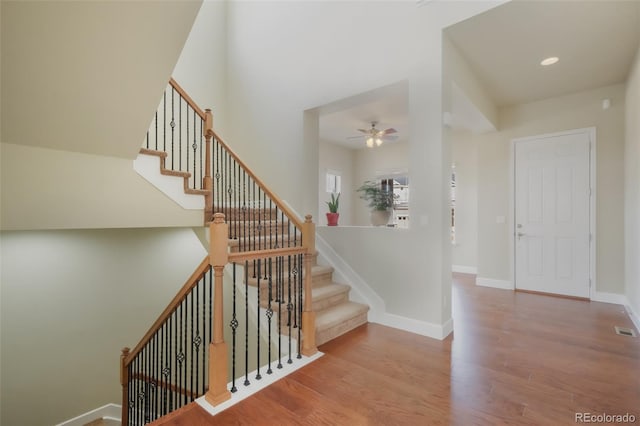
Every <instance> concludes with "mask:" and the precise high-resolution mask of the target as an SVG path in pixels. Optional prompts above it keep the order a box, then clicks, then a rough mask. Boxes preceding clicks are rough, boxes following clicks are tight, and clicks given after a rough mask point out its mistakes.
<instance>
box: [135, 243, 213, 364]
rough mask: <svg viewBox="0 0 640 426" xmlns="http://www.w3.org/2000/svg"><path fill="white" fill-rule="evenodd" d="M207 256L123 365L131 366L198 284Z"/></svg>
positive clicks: (205, 269) (207, 261) (207, 260)
mask: <svg viewBox="0 0 640 426" xmlns="http://www.w3.org/2000/svg"><path fill="white" fill-rule="evenodd" d="M209 267H210V265H209V256H206V257H205V258H204V260H203V261H202V262H201V263H200V265H199V266H198V268H197V269H196V270H195V271H194V273H193V274H191V276H190V277H189V279H188V280H187V281H186V282H185V283H184V285H183V286H182V288H181V289H180V291H179V292H178V294H176V296H175V297H174V298H173V299H172V300H171V303H169V305H168V306H167V307H166V308H165V309H164V311H162V314H160V316H159V317H158V319H157V320H156V321H155V322H154V323H153V325H152V326H151V328H150V329H149V331H147V333H146V334H145V335H144V337H143V338H142V340H140V343H138V344H137V345H136V347H135V348H134V349H133V350H132V351H130V352H129V354H128V355H127V357H126V358H125V359H124V365H125V366H127V365H129V364H131V362H132V361H133V360H134V358H135V357H136V355H138V354H139V353H140V351H142V349H143V348H144V346H145V345H146V344H147V343H148V342H149V340H151V338H152V337H153V335H154V334H155V333H156V332H157V331H158V330H159V329H160V327H162V325H163V324H164V323H165V322H166V321H167V319H168V318H169V316H170V315H171V314H172V313H173V311H174V310H175V309H176V308H177V307H178V305H179V304H180V303H182V301H183V300H184V298H185V297H186V296H187V294H189V292H190V291H191V290H193V288H194V287H195V286H196V285H197V284H198V282H199V281H200V279H201V278H202V276H203V275H204V274H205V272H207V271H208V270H209Z"/></svg>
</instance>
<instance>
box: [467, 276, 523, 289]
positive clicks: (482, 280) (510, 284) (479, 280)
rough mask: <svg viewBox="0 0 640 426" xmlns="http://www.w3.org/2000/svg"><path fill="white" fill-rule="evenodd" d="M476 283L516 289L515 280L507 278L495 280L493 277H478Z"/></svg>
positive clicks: (483, 285)
mask: <svg viewBox="0 0 640 426" xmlns="http://www.w3.org/2000/svg"><path fill="white" fill-rule="evenodd" d="M476 285H479V286H482V287H491V288H499V289H502V290H514V289H515V288H514V286H513V281H507V280H494V279H493V278H483V277H477V278H476Z"/></svg>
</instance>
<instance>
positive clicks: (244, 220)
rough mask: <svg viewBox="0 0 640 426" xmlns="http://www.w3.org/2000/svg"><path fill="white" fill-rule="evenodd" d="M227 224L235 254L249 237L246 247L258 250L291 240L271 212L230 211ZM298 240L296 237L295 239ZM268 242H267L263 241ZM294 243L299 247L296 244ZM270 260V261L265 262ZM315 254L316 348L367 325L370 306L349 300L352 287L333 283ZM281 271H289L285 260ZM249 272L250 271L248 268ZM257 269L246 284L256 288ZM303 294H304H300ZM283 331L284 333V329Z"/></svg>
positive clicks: (263, 291)
mask: <svg viewBox="0 0 640 426" xmlns="http://www.w3.org/2000/svg"><path fill="white" fill-rule="evenodd" d="M228 213H229V216H228V218H227V222H228V223H229V224H230V226H231V232H232V236H233V237H235V238H232V239H231V240H230V241H229V249H230V251H231V252H236V251H237V250H238V247H239V241H241V240H242V239H244V238H246V237H247V236H249V238H250V239H249V240H247V241H248V244H249V246H250V247H251V249H254V250H256V249H258V248H259V247H262V246H264V245H267V243H268V242H270V241H271V240H273V241H279V242H280V243H281V244H280V245H283V244H284V245H287V244H290V243H291V242H292V241H294V240H293V236H292V235H290V234H289V232H288V230H289V229H290V226H289V223H288V221H286V220H285V221H283V222H282V223H277V222H276V221H275V220H273V219H274V217H275V215H276V213H275V212H274V211H273V210H269V211H266V212H264V211H258V210H256V209H245V210H241V209H231V210H230V211H229V212H228ZM269 227H270V228H275V229H276V231H277V232H276V233H274V234H269V237H264V236H261V234H260V229H264V228H269ZM298 237H299V236H298ZM267 239H268V240H269V241H266V240H267ZM295 242H296V243H299V242H298V241H297V240H295ZM267 259H269V258H267ZM317 260H318V254H317V252H316V253H315V254H314V255H313V261H312V268H311V276H312V292H311V298H312V306H313V311H314V312H315V313H316V345H321V344H323V343H326V342H328V341H330V340H332V339H335V338H336V337H338V336H340V335H342V334H344V333H346V332H348V331H351V330H353V329H354V328H356V327H358V326H360V325H362V324H365V323H367V313H368V311H369V306H367V305H364V304H361V303H355V302H352V301H350V300H349V292H350V291H351V287H350V286H348V285H346V284H340V283H336V282H334V281H333V268H332V267H331V266H324V265H319V264H318V262H317ZM283 266H284V268H285V269H287V268H288V263H287V261H286V260H285V262H284V265H283ZM250 268H251V267H250ZM256 274H257V268H256V265H255V264H254V265H253V267H252V268H251V269H250V272H249V280H248V283H249V285H250V286H253V287H257V285H258V279H257V278H256ZM268 294H269V292H268V282H267V281H266V280H261V281H260V295H261V297H260V307H261V308H263V309H267V308H268ZM303 294H304V293H303ZM281 321H282V322H283V323H286V322H287V318H286V315H283V317H282V318H281ZM284 330H285V331H286V329H284Z"/></svg>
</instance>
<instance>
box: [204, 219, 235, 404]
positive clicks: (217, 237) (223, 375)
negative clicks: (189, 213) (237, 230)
mask: <svg viewBox="0 0 640 426" xmlns="http://www.w3.org/2000/svg"><path fill="white" fill-rule="evenodd" d="M209 230H210V242H209V263H210V264H211V266H212V267H213V271H214V280H213V286H214V287H213V288H214V290H213V324H212V325H211V326H212V329H213V341H212V342H211V343H210V344H209V390H208V391H207V393H206V394H205V399H206V400H207V402H209V404H211V405H214V406H215V405H218V404H220V403H222V402H224V401H226V400H228V399H229V398H231V392H229V389H227V383H228V382H229V380H228V377H227V371H228V370H227V368H228V362H227V359H228V356H227V344H226V343H225V341H224V329H223V325H222V324H223V318H224V316H223V311H222V306H223V300H224V299H223V294H222V283H223V273H224V267H225V265H226V264H227V262H228V261H229V252H228V247H229V241H228V238H229V225H227V224H226V223H225V222H224V215H223V214H222V213H216V214H214V215H213V222H211V224H210V225H209Z"/></svg>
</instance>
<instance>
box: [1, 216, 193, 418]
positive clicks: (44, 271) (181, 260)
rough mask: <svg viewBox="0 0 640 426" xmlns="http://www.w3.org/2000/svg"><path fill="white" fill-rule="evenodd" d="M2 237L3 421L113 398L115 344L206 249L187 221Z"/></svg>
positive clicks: (137, 333) (129, 341) (134, 336)
mask: <svg viewBox="0 0 640 426" xmlns="http://www.w3.org/2000/svg"><path fill="white" fill-rule="evenodd" d="M0 247H1V249H2V259H1V262H2V263H1V270H2V272H1V274H2V275H1V283H2V284H1V285H2V287H1V297H0V300H1V302H0V303H1V308H2V310H1V319H2V323H1V324H2V329H1V339H2V340H1V353H2V365H1V370H2V384H1V393H2V407H1V412H2V418H1V420H0V422H1V423H2V424H3V425H29V426H45V425H51V424H55V423H58V422H61V421H63V420H67V419H70V418H73V417H75V416H77V415H79V414H82V413H85V412H87V411H89V410H92V409H94V408H98V407H100V406H103V405H105V404H107V403H119V402H120V400H121V388H120V386H119V363H118V359H119V354H120V350H121V349H122V347H124V346H129V347H133V345H135V344H136V343H137V342H138V341H139V339H140V338H141V337H142V336H143V335H144V333H145V332H146V331H147V329H148V328H149V327H150V326H151V324H152V323H153V321H154V320H155V319H156V317H157V316H158V315H159V314H160V313H161V312H162V310H163V309H164V307H165V306H166V305H167V303H168V302H169V301H170V300H171V298H172V297H173V296H174V295H175V293H176V292H177V290H178V288H180V286H182V284H184V282H185V281H186V279H187V278H188V277H189V276H190V275H191V273H192V272H193V271H194V270H195V268H196V266H197V265H198V264H199V263H200V262H201V261H202V259H203V258H204V256H205V251H204V248H203V247H202V244H201V243H200V241H199V240H198V238H197V237H196V236H195V234H194V233H193V231H192V230H191V229H188V228H171V229H132V230H127V229H111V230H75V231H25V232H2V233H1V234H0ZM34 404H35V405H34Z"/></svg>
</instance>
